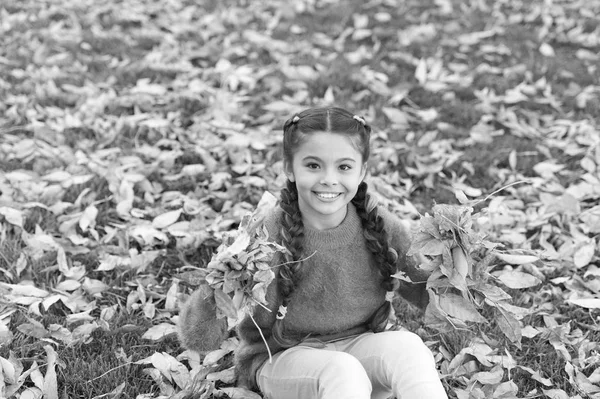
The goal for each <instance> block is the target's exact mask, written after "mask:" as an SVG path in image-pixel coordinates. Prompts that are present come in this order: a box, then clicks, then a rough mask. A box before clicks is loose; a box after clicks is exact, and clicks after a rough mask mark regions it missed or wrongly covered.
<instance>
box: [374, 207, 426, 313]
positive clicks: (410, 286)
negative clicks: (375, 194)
mask: <svg viewBox="0 0 600 399" xmlns="http://www.w3.org/2000/svg"><path fill="white" fill-rule="evenodd" d="M378 212H379V214H380V215H381V216H382V217H383V218H384V221H385V226H386V230H387V232H388V236H389V240H390V244H391V246H392V248H394V249H395V250H396V252H397V253H398V262H397V265H396V267H397V271H398V272H403V273H405V274H406V275H407V276H408V277H409V278H410V279H411V280H412V282H408V281H403V280H400V286H399V288H398V293H399V294H400V295H401V296H402V297H403V298H404V299H406V300H407V301H409V302H410V303H412V304H413V305H415V306H417V307H419V308H421V309H423V310H424V309H425V308H426V307H427V304H428V303H429V295H428V294H427V290H426V287H427V278H428V277H429V273H428V272H426V271H424V270H422V269H420V268H419V261H418V259H417V258H416V257H414V256H408V255H407V254H406V253H407V252H408V249H409V248H410V245H411V240H412V234H411V232H410V223H409V222H408V221H405V220H401V219H400V218H399V217H398V216H396V215H394V214H393V213H391V212H390V211H388V210H387V209H385V208H383V207H380V208H379V210H378Z"/></svg>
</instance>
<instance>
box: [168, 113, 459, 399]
mask: <svg viewBox="0 0 600 399" xmlns="http://www.w3.org/2000/svg"><path fill="white" fill-rule="evenodd" d="M370 133H371V128H370V127H369V125H367V124H366V122H365V120H364V119H363V118H361V117H359V116H356V115H353V114H352V113H350V112H348V111H346V110H344V109H341V108H334V107H332V108H314V109H308V110H305V111H303V112H301V113H299V114H297V115H294V116H293V117H291V118H290V119H288V120H287V121H286V122H285V124H284V127H283V135H284V136H283V153H284V171H285V174H286V176H287V178H288V181H287V186H286V188H284V189H283V190H282V191H281V200H280V201H279V206H278V208H277V209H275V210H274V211H273V212H272V213H271V214H270V215H269V216H268V217H267V219H266V220H265V225H266V227H267V230H268V232H269V237H270V238H271V239H273V240H275V241H277V242H278V243H281V244H282V245H284V246H286V247H287V249H288V250H289V251H290V255H286V257H285V258H284V259H282V258H281V257H278V256H276V257H274V259H273V261H272V264H273V266H276V269H277V273H276V279H275V281H274V282H273V283H272V284H271V285H270V286H269V289H268V292H267V297H266V298H267V302H268V304H269V309H268V310H267V309H264V308H262V307H256V310H255V314H254V316H253V317H254V320H255V321H256V322H257V324H258V326H259V327H260V331H259V329H258V328H257V326H256V325H255V324H254V322H253V321H252V320H251V318H250V317H247V318H246V319H245V320H244V321H242V322H241V323H240V325H239V326H238V330H237V333H238V336H239V337H240V340H241V343H240V346H239V347H238V349H237V350H236V356H235V361H236V372H237V375H238V382H239V383H240V384H241V385H245V386H248V387H250V388H251V389H255V390H259V391H261V392H262V394H263V395H264V396H265V398H269V399H296V398H298V399H307V398H327V399H332V398H344V399H348V398H356V399H358V398H360V399H368V398H381V399H383V398H389V397H390V396H395V397H396V398H398V399H400V398H401V399H407V398H411V399H412V398H415V399H419V398H428V399H437V398H446V397H447V396H446V393H445V391H444V389H443V386H442V384H441V381H440V379H439V377H438V374H437V371H436V367H435V361H434V359H433V356H432V353H431V351H430V350H429V349H428V348H427V346H425V344H424V343H423V341H422V340H421V339H420V338H419V337H418V336H417V335H415V334H413V333H411V332H408V331H385V327H386V325H387V323H388V318H389V317H390V314H391V312H392V311H393V308H392V306H391V301H392V299H393V296H394V294H395V293H398V294H400V295H401V296H402V297H403V298H405V299H407V300H408V301H409V302H411V303H413V304H414V305H416V306H419V307H421V308H425V307H426V305H427V302H428V295H427V292H426V290H425V282H426V280H427V275H426V274H424V273H422V272H421V271H420V270H419V269H417V268H416V266H415V261H414V260H413V259H412V258H409V257H407V256H406V252H407V250H408V248H409V246H410V237H409V234H408V232H407V231H406V227H405V224H403V223H402V221H401V220H399V219H398V218H397V217H396V216H395V215H393V214H392V213H390V212H389V211H387V210H386V209H385V208H383V207H381V206H378V205H377V204H376V203H375V201H373V199H372V197H371V196H370V195H369V193H368V190H367V184H366V183H365V182H364V178H365V175H366V169H367V168H366V165H367V160H368V158H369V152H370V148H369V139H370ZM397 272H404V273H406V274H407V275H408V276H409V277H410V279H411V280H412V281H413V282H412V283H407V282H404V281H401V280H398V279H395V278H393V277H392V275H393V274H395V273H397ZM223 323H225V321H224V319H223V320H221V321H217V320H216V315H215V306H214V300H213V299H212V297H211V296H207V295H206V291H205V290H202V289H200V290H198V291H197V292H196V293H194V294H193V295H192V297H191V299H190V300H189V301H188V302H187V303H186V305H185V306H184V308H183V310H182V312H181V315H180V330H181V334H180V335H181V338H182V341H183V343H184V345H185V346H187V347H188V348H190V349H196V350H208V349H214V348H215V347H218V345H219V343H220V340H221V339H222V338H223V337H222V336H221V335H220V334H218V333H215V331H221V332H224V331H225V329H224V328H223ZM261 332H262V334H263V335H264V336H265V338H266V341H267V344H268V345H269V348H270V351H271V352H272V353H274V356H273V358H272V361H269V360H268V358H269V354H268V351H267V348H266V346H265V343H264V341H263V339H262V337H261Z"/></svg>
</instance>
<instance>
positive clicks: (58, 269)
mask: <svg viewBox="0 0 600 399" xmlns="http://www.w3.org/2000/svg"><path fill="white" fill-rule="evenodd" d="M599 15H600V2H598V1H597V0H585V1H583V0H579V1H577V0H573V1H560V0H555V1H552V0H546V1H541V0H532V1H523V0H497V1H490V0H470V1H453V0H419V1H413V0H406V1H400V0H372V1H369V2H362V1H354V0H321V1H317V0H303V1H297V2H293V3H290V2H285V1H281V0H265V1H260V2H250V1H245V0H237V1H233V0H224V1H216V0H212V1H210V0H206V1H203V2H195V1H191V0H189V1H186V0H168V1H166V0H162V1H158V0H156V1H153V0H139V1H134V0H132V1H118V0H110V1H103V2H97V1H90V0H81V1H77V2H74V1H67V0H43V1H42V0H38V1H34V0H3V1H2V3H1V4H0V44H1V45H0V99H2V101H1V102H0V272H1V273H0V321H1V322H0V343H1V348H0V356H1V357H0V365H1V370H2V376H3V378H2V379H0V389H2V390H3V394H2V395H1V396H7V397H11V396H12V397H20V398H39V397H41V396H42V394H43V395H45V397H47V398H52V399H53V398H58V397H60V398H75V397H85V398H92V397H93V398H117V397H122V398H135V397H138V398H146V397H170V396H177V397H201V398H210V397H228V396H231V397H251V393H249V392H245V391H243V390H241V389H236V388H235V387H233V385H232V380H231V378H232V374H231V368H230V367H231V354H230V352H231V348H232V347H233V346H235V338H231V339H230V340H229V341H227V342H226V343H225V344H224V347H223V348H222V349H221V350H219V351H216V352H212V353H210V354H207V355H206V356H204V355H205V354H202V355H198V354H192V353H188V352H182V348H181V347H180V346H179V344H178V341H177V339H176V336H175V334H174V331H175V330H174V323H175V322H176V318H177V313H178V306H179V304H180V303H181V302H182V301H183V300H185V297H186V296H187V295H188V294H189V292H191V290H192V289H193V288H194V287H195V286H196V285H197V284H198V282H199V276H200V275H201V270H202V268H203V267H204V266H206V264H207V262H208V261H209V260H210V257H211V254H212V253H213V252H214V250H215V249H216V248H217V246H218V245H219V243H220V242H221V238H222V236H223V234H224V233H225V232H227V231H231V230H233V229H235V228H236V227H237V225H238V223H239V222H240V219H241V217H242V215H244V214H245V213H246V212H247V211H249V210H251V209H252V208H253V207H254V206H255V205H256V203H257V202H258V200H259V199H260V197H261V195H262V193H263V192H264V191H265V190H268V191H271V192H274V193H276V192H277V190H278V189H279V187H281V184H282V183H283V177H282V176H281V173H280V172H281V155H280V153H279V150H278V148H279V147H278V145H279V143H280V141H281V132H280V127H281V125H282V123H283V120H285V118H287V117H288V116H289V115H290V114H291V113H293V112H295V111H297V110H300V109H303V108H305V107H307V106H310V105H325V104H332V103H335V104H338V105H341V106H343V107H347V108H350V109H353V110H356V112H357V113H359V114H361V115H363V116H364V117H365V118H366V119H367V120H368V121H369V122H370V123H372V124H373V126H374V138H373V148H374V149H373V156H372V159H371V162H370V166H369V168H370V175H371V176H370V183H371V187H372V188H374V189H376V190H377V192H378V193H379V194H380V197H381V199H382V201H384V202H386V203H387V204H388V205H389V206H390V208H391V209H393V210H394V211H395V212H396V213H398V214H399V215H401V216H404V217H407V218H413V219H416V218H418V216H419V214H425V213H426V212H428V211H429V210H430V209H431V207H432V205H433V204H434V203H448V204H450V203H456V202H457V196H458V197H459V198H462V199H463V200H464V197H463V196H462V195H461V193H463V194H465V195H466V196H467V197H468V198H470V199H484V198H486V196H487V195H488V194H491V193H494V192H495V194H494V195H493V196H491V197H490V198H487V199H486V200H485V201H482V202H480V203H479V205H478V206H477V210H479V211H481V216H480V217H479V218H478V219H477V223H476V226H475V227H476V228H477V229H478V230H479V231H481V232H482V233H484V234H486V235H487V237H488V238H489V239H491V240H492V241H495V242H498V243H501V244H502V245H503V247H501V251H504V255H506V254H509V255H511V254H512V255H515V254H516V255H518V256H520V258H517V260H516V261H515V259H514V258H512V259H511V258H506V257H505V258H495V259H494V260H492V261H491V262H490V263H489V265H487V268H488V270H489V271H490V273H491V274H492V275H493V276H497V277H498V279H499V280H500V281H501V283H502V284H504V285H503V287H504V288H505V289H506V290H507V291H508V292H509V293H510V294H511V295H512V297H513V302H512V303H513V306H514V308H512V309H511V312H512V314H514V315H516V316H515V318H517V320H518V329H517V330H518V333H519V334H520V337H519V340H517V342H516V343H514V342H510V340H507V339H506V338H505V337H504V335H503V334H501V333H500V332H499V330H500V329H499V326H497V325H495V324H494V323H489V324H483V325H475V326H473V328H470V329H467V330H465V329H461V330H457V331H449V332H445V333H439V332H438V331H435V330H432V329H430V328H428V327H427V326H426V325H424V324H423V322H422V319H421V318H420V316H419V315H418V314H415V313H414V311H413V310H411V309H408V308H407V307H406V306H403V305H402V304H398V309H397V310H398V313H399V316H400V320H401V321H402V322H403V323H404V324H405V327H406V328H409V329H411V330H413V331H416V332H418V333H419V334H421V336H422V337H424V339H425V340H426V341H427V343H428V345H429V346H430V347H431V349H432V351H433V352H434V354H435V356H436V360H437V362H438V366H439V367H440V372H441V375H442V377H443V382H444V384H445V386H446V388H447V389H448V392H449V395H450V397H452V398H461V399H462V398H483V397H488V398H489V397H494V398H516V397H519V398H524V397H531V398H540V397H549V398H560V399H562V398H598V397H600V372H599V371H597V370H598V368H599V365H600V351H599V344H598V342H600V316H599V315H600V313H599V310H598V309H599V308H600V268H599V257H598V255H599V252H598V249H597V242H598V234H599V233H600V206H599V205H598V199H599V197H600V135H599V134H598V125H599V117H600V86H599V83H598V82H599V81H600V80H599V77H600V71H599V70H598V64H599V63H598V61H599V60H600V18H599ZM507 186H508V187H507ZM503 187H505V188H504V189H503V190H499V189H501V188H503ZM524 255H527V256H534V257H535V258H536V260H535V261H533V262H531V261H529V262H523V259H530V258H523V256H524ZM514 273H523V274H514ZM502 276H504V277H503V278H502ZM507 276H508V277H507ZM511 276H512V277H514V276H520V277H524V276H525V277H524V278H525V280H524V281H525V282H523V280H520V279H519V278H517V279H515V278H511ZM527 276H529V277H527ZM190 384H192V385H190Z"/></svg>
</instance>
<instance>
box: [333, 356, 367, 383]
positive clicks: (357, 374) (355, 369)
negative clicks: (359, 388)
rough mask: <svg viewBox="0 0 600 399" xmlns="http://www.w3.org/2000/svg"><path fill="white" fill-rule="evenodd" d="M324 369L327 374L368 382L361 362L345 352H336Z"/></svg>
mask: <svg viewBox="0 0 600 399" xmlns="http://www.w3.org/2000/svg"><path fill="white" fill-rule="evenodd" d="M324 369H325V370H324V371H325V372H329V373H332V374H334V375H339V376H341V377H343V378H346V377H347V378H358V379H363V378H366V379H367V380H368V377H367V373H366V371H365V369H364V367H363V366H362V364H361V363H360V361H359V360H358V359H357V358H355V357H354V356H352V355H349V354H348V353H345V352H335V354H334V355H333V356H331V358H330V359H329V361H328V362H327V365H326V366H325V368H324Z"/></svg>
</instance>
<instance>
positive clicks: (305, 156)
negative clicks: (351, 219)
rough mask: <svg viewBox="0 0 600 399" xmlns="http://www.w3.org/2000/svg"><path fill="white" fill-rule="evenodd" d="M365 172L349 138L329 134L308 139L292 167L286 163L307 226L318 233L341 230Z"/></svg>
mask: <svg viewBox="0 0 600 399" xmlns="http://www.w3.org/2000/svg"><path fill="white" fill-rule="evenodd" d="M366 170H367V168H366V164H365V163H364V162H363V159H362V155H361V153H360V152H359V151H358V150H357V149H356V148H355V146H354V145H353V143H352V141H351V140H350V139H349V138H348V137H347V136H343V135H341V134H336V133H327V132H315V133H311V134H310V135H308V136H307V137H306V139H305V140H304V141H303V142H302V144H300V146H299V147H298V149H297V150H296V152H295V153H294V159H293V161H292V163H291V164H290V163H289V162H285V173H286V175H287V177H288V179H290V180H291V181H293V182H295V183H296V187H297V188H298V205H299V207H300V212H302V220H303V222H304V225H305V226H308V227H312V228H314V229H317V230H324V229H330V228H333V227H336V226H338V225H339V224H340V223H341V222H342V221H343V220H344V218H345V217H346V211H347V205H348V202H350V201H351V200H352V198H354V195H355V194H356V191H357V190H358V185H359V184H360V183H361V182H362V180H363V178H364V177H365V173H366Z"/></svg>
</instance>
